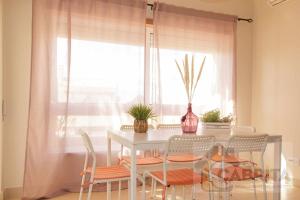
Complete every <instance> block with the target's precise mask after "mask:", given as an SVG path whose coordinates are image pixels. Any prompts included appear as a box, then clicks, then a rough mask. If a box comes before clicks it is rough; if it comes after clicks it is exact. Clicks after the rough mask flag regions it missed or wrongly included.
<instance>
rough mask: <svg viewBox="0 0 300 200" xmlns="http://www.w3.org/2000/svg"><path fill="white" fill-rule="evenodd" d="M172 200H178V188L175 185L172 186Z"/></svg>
mask: <svg viewBox="0 0 300 200" xmlns="http://www.w3.org/2000/svg"><path fill="white" fill-rule="evenodd" d="M172 200H176V187H175V185H173V186H172Z"/></svg>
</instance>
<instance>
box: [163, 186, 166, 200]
mask: <svg viewBox="0 0 300 200" xmlns="http://www.w3.org/2000/svg"><path fill="white" fill-rule="evenodd" d="M166 196H167V187H166V186H163V189H162V200H166Z"/></svg>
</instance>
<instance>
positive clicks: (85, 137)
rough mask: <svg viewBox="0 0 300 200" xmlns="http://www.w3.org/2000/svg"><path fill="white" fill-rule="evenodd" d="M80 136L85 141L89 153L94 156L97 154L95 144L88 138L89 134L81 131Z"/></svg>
mask: <svg viewBox="0 0 300 200" xmlns="http://www.w3.org/2000/svg"><path fill="white" fill-rule="evenodd" d="M79 134H80V136H81V139H82V141H83V144H84V147H85V148H86V150H87V151H88V153H92V154H93V153H95V151H94V147H93V144H92V142H91V139H90V137H89V136H88V134H87V133H86V132H84V131H83V130H79Z"/></svg>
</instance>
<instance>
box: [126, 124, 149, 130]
mask: <svg viewBox="0 0 300 200" xmlns="http://www.w3.org/2000/svg"><path fill="white" fill-rule="evenodd" d="M133 129H134V128H133V125H129V124H123V125H121V127H120V130H121V131H133ZM148 129H154V126H153V125H152V124H148Z"/></svg>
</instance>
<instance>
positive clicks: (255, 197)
mask: <svg viewBox="0 0 300 200" xmlns="http://www.w3.org/2000/svg"><path fill="white" fill-rule="evenodd" d="M253 190H254V199H255V200H257V194H256V184H255V179H253Z"/></svg>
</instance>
